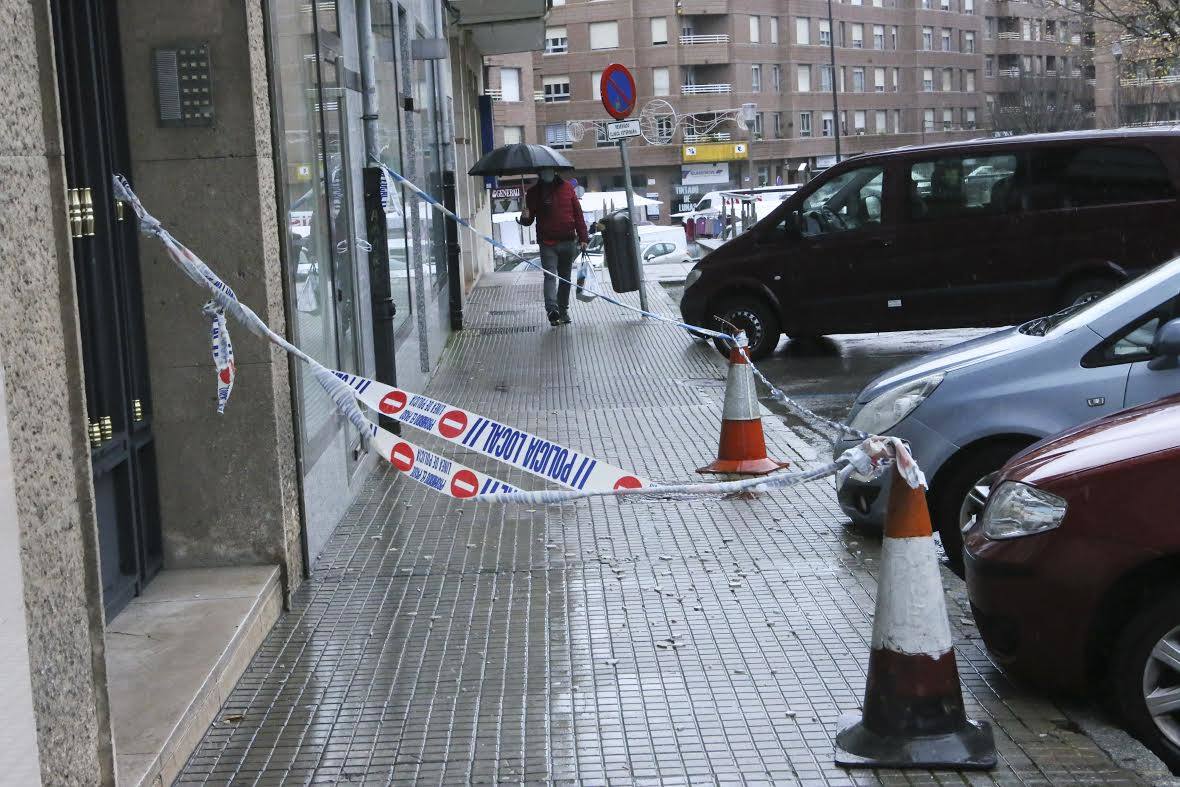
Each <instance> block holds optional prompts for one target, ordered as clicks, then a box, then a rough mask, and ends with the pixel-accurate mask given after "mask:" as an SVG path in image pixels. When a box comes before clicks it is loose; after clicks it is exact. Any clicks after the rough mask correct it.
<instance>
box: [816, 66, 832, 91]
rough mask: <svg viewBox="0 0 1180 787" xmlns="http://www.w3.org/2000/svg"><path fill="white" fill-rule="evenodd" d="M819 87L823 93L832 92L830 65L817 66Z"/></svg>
mask: <svg viewBox="0 0 1180 787" xmlns="http://www.w3.org/2000/svg"><path fill="white" fill-rule="evenodd" d="M819 89H820V90H822V91H823V92H825V93H831V92H832V67H831V66H820V67H819Z"/></svg>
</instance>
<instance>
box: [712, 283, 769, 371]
mask: <svg viewBox="0 0 1180 787" xmlns="http://www.w3.org/2000/svg"><path fill="white" fill-rule="evenodd" d="M713 314H714V315H715V317H714V319H713V321H712V322H713V326H712V327H713V328H715V329H716V330H719V331H726V332H729V331H733V330H738V331H745V332H746V339H747V340H748V341H749V343H750V349H749V353H750V357H751V358H752V359H754V360H758V359H760V358H765V357H766V356H768V355H770V354H771V353H772V352H773V351H774V348H775V347H777V346H778V341H779V338H780V337H781V336H782V330H781V329H780V328H779V326H778V317H777V315H776V314H775V313H774V310H773V309H771V307H770V305H769V304H768V303H766V301H764V300H762V299H761V298H757V297H754V296H738V297H735V298H731V299H729V300H726V301H725V302H724V303H722V304H721V306H720V307H719V308H717V309H716V310H715V311H714V312H713ZM713 344H714V346H715V347H716V348H717V352H719V353H721V354H722V355H724V356H725V357H726V358H728V357H729V351H730V347H729V342H726V341H723V340H721V339H714V340H713Z"/></svg>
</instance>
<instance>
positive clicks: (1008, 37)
mask: <svg viewBox="0 0 1180 787" xmlns="http://www.w3.org/2000/svg"><path fill="white" fill-rule="evenodd" d="M996 38H998V39H999V40H1001V41H1019V40H1020V33H1018V32H1017V33H997V34H996Z"/></svg>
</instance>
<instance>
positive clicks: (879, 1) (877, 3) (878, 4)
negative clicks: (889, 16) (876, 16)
mask: <svg viewBox="0 0 1180 787" xmlns="http://www.w3.org/2000/svg"><path fill="white" fill-rule="evenodd" d="M884 7H885V3H884V2H883V0H873V8H884Z"/></svg>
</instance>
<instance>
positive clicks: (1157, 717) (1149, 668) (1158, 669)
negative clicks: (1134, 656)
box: [1143, 626, 1180, 746]
mask: <svg viewBox="0 0 1180 787" xmlns="http://www.w3.org/2000/svg"><path fill="white" fill-rule="evenodd" d="M1143 702H1144V704H1145V705H1146V706H1147V712H1148V713H1149V714H1150V715H1151V720H1152V722H1153V723H1154V724H1155V726H1156V728H1157V729H1159V731H1160V733H1162V734H1163V736H1164V737H1165V738H1167V739H1168V740H1169V741H1171V742H1172V743H1173V744H1175V745H1176V746H1180V626H1177V627H1175V628H1174V629H1172V630H1171V631H1169V632H1168V633H1166V634H1164V635H1163V636H1162V637H1160V639H1159V641H1158V642H1157V643H1156V644H1155V647H1154V648H1152V649H1151V655H1150V656H1149V657H1148V659H1147V663H1146V664H1144V666H1143Z"/></svg>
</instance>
